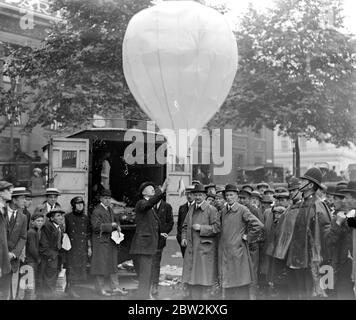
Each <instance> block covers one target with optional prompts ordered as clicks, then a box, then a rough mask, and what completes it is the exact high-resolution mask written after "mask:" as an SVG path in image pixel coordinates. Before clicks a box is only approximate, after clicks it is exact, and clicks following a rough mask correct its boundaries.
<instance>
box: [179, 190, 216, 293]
mask: <svg viewBox="0 0 356 320" xmlns="http://www.w3.org/2000/svg"><path fill="white" fill-rule="evenodd" d="M192 192H193V193H194V194H195V204H194V206H192V207H190V209H189V211H188V213H187V216H186V217H185V220H184V223H183V228H182V242H181V245H182V246H183V247H186V251H185V255H184V262H183V276H182V282H183V283H185V284H186V285H187V286H188V288H189V291H190V297H191V299H193V300H201V299H204V298H206V293H207V289H208V288H211V287H212V286H213V285H214V284H216V282H217V279H218V270H217V268H218V265H217V246H218V237H217V235H218V234H219V232H220V219H219V217H218V212H217V210H216V208H215V207H213V206H211V205H209V204H208V203H207V201H206V200H205V199H206V190H205V188H204V186H203V185H196V186H195V187H194V190H192Z"/></svg>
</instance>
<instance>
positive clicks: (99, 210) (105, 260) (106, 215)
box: [90, 203, 118, 276]
mask: <svg viewBox="0 0 356 320" xmlns="http://www.w3.org/2000/svg"><path fill="white" fill-rule="evenodd" d="M90 220H91V225H92V232H93V233H92V248H93V256H92V259H91V266H90V273H91V274H93V275H103V276H108V275H110V274H114V273H116V272H117V271H118V269H117V264H118V247H117V245H116V243H115V242H114V241H113V240H112V239H111V232H112V231H114V230H113V227H112V223H113V222H114V214H113V212H112V209H111V208H110V207H109V208H108V210H106V209H105V208H104V207H103V205H102V204H101V203H100V204H98V205H97V206H96V207H95V209H94V210H93V213H92V214H91V218H90ZM116 222H117V221H116ZM117 223H118V222H117Z"/></svg>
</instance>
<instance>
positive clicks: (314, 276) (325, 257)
mask: <svg viewBox="0 0 356 320" xmlns="http://www.w3.org/2000/svg"><path fill="white" fill-rule="evenodd" d="M301 180H302V181H301V183H300V191H301V192H302V194H303V202H302V204H301V205H300V207H299V211H298V214H297V216H296V220H295V226H294V231H293V235H292V238H291V242H290V246H289V251H288V255H287V266H288V267H289V268H290V272H289V273H290V275H291V280H292V283H293V286H294V288H295V290H294V291H295V293H296V298H297V299H311V298H312V297H315V296H316V297H326V293H325V290H324V289H323V288H322V287H321V286H320V267H321V265H322V263H323V264H328V263H329V260H330V258H331V254H330V248H328V246H327V242H326V236H327V234H328V232H329V230H330V226H331V216H330V212H329V209H328V208H327V206H326V205H325V204H324V203H323V202H322V201H321V200H320V198H319V197H318V196H317V195H316V192H317V191H318V190H319V189H322V185H321V180H322V173H321V171H320V169H318V168H316V167H313V168H311V169H309V170H307V172H306V173H305V174H304V176H303V177H301Z"/></svg>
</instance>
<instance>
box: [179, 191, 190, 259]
mask: <svg viewBox="0 0 356 320" xmlns="http://www.w3.org/2000/svg"><path fill="white" fill-rule="evenodd" d="M193 189H194V186H188V187H187V188H186V189H185V196H186V198H187V202H186V203H185V204H182V205H181V206H180V207H179V209H178V221H177V235H176V238H177V241H178V244H179V246H180V250H181V252H182V256H183V258H184V252H185V247H182V245H181V241H182V227H183V222H184V220H185V217H186V215H187V213H188V210H189V208H190V206H192V205H194V193H192V192H191V191H192V190H193Z"/></svg>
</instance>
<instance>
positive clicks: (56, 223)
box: [36, 209, 65, 299]
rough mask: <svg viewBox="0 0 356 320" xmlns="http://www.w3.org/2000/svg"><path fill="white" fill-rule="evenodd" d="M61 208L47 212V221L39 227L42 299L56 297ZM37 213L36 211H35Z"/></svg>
mask: <svg viewBox="0 0 356 320" xmlns="http://www.w3.org/2000/svg"><path fill="white" fill-rule="evenodd" d="M64 213H65V212H64V211H63V210H61V209H54V210H52V211H49V212H48V213H47V221H46V223H45V224H44V226H43V227H42V229H41V237H40V245H39V252H40V258H41V264H40V290H41V292H40V294H41V298H42V299H48V298H55V297H56V292H55V291H56V282H57V277H58V273H59V264H60V262H59V253H60V250H61V249H62V238H63V231H62V229H61V223H62V221H63V214H64ZM36 214H37V213H36Z"/></svg>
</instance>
